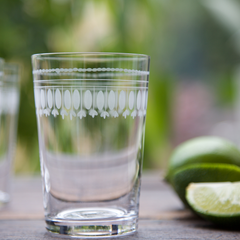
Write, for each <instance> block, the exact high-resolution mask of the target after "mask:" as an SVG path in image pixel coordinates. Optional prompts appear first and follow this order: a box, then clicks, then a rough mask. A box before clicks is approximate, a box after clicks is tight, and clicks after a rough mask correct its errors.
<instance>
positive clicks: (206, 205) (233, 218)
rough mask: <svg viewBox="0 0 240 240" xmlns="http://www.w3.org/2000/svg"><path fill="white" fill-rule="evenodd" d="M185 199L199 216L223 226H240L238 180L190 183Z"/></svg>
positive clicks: (239, 190) (239, 188)
mask: <svg viewBox="0 0 240 240" xmlns="http://www.w3.org/2000/svg"><path fill="white" fill-rule="evenodd" d="M186 199H187V201H188V203H189V205H190V206H191V208H192V209H193V210H194V211H195V212H196V213H197V214H198V215H199V216H201V217H203V218H205V219H207V220H210V221H211V222H213V223H215V224H218V225H222V226H225V227H236V226H239V227H240V182H234V183H231V182H220V183H191V184H190V185H189V186H188V187H187V191H186Z"/></svg>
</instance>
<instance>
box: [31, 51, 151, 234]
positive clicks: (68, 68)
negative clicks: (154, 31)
mask: <svg viewBox="0 0 240 240" xmlns="http://www.w3.org/2000/svg"><path fill="white" fill-rule="evenodd" d="M32 65H33V77H34V96H35V106H36V115H37V122H38V137H39V151H40V162H41V172H42V181H43V195H44V201H43V202H44V209H45V220H46V226H47V230H48V231H49V232H51V233H53V234H60V235H70V236H72V237H81V238H83V237H86V238H87V237H97V238H99V237H111V236H118V235H124V234H128V233H131V232H134V231H136V229H137V223H138V209H139V191H140V176H141V167H142V159H143V148H144V131H145V118H146V110H147V96H148V78H149V57H148V56H146V55H140V54H124V53H51V54H35V55H33V56H32Z"/></svg>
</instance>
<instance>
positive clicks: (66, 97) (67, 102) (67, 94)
mask: <svg viewBox="0 0 240 240" xmlns="http://www.w3.org/2000/svg"><path fill="white" fill-rule="evenodd" d="M64 105H65V107H66V109H70V107H71V94H70V92H69V90H66V91H65V93H64Z"/></svg>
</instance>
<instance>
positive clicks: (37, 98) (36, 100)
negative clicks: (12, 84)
mask: <svg viewBox="0 0 240 240" xmlns="http://www.w3.org/2000/svg"><path fill="white" fill-rule="evenodd" d="M0 96H2V94H0ZM34 97H35V104H36V108H40V107H41V99H40V92H39V90H38V89H35V95H34ZM1 102H3V99H1Z"/></svg>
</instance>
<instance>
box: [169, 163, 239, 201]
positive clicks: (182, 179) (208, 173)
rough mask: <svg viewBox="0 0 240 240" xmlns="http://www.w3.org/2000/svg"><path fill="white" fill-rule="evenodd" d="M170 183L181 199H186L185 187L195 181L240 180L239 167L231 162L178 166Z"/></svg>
mask: <svg viewBox="0 0 240 240" xmlns="http://www.w3.org/2000/svg"><path fill="white" fill-rule="evenodd" d="M170 179H171V181H170V183H171V185H172V187H173V188H174V190H175V191H176V193H177V194H178V196H179V197H180V199H181V200H182V201H183V203H184V204H185V205H187V206H188V203H187V201H186V198H185V195H186V187H187V186H188V185H189V184H190V183H197V182H237V181H240V168H239V167H237V166H235V165H233V164H223V163H219V164H216V163H196V164H189V165H187V166H184V167H181V168H179V169H178V170H177V171H175V172H174V174H173V175H172V176H171V178H170Z"/></svg>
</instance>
